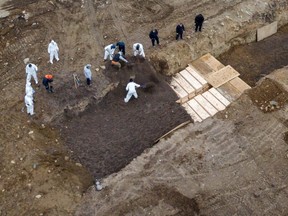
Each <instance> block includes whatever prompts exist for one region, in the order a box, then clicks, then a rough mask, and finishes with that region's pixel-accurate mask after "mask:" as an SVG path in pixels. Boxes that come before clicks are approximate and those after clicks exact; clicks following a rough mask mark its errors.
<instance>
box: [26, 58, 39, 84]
mask: <svg viewBox="0 0 288 216" xmlns="http://www.w3.org/2000/svg"><path fill="white" fill-rule="evenodd" d="M37 72H38V68H37V66H36V65H35V64H32V63H29V64H27V65H26V76H27V77H26V83H29V82H31V77H33V78H34V81H35V83H36V85H38V78H37Z"/></svg>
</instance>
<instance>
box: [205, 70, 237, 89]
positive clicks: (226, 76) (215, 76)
mask: <svg viewBox="0 0 288 216" xmlns="http://www.w3.org/2000/svg"><path fill="white" fill-rule="evenodd" d="M239 75H240V74H239V73H238V72H237V71H236V70H235V69H234V68H232V67H231V66H230V65H228V66H226V67H224V68H222V69H220V70H218V71H216V72H213V73H211V74H208V75H207V76H206V79H207V80H208V82H209V84H211V85H212V86H213V87H214V88H218V87H219V86H221V85H223V84H224V83H227V82H229V81H230V80H232V79H234V78H235V77H238V76H239Z"/></svg>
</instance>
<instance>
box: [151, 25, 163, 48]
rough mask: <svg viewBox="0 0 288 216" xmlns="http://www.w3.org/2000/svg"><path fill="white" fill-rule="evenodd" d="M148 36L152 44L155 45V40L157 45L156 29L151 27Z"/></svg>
mask: <svg viewBox="0 0 288 216" xmlns="http://www.w3.org/2000/svg"><path fill="white" fill-rule="evenodd" d="M149 37H150V39H151V42H152V46H153V47H154V46H155V41H156V42H157V45H159V44H160V43H159V37H158V31H157V29H153V30H152V31H151V32H150V34H149Z"/></svg>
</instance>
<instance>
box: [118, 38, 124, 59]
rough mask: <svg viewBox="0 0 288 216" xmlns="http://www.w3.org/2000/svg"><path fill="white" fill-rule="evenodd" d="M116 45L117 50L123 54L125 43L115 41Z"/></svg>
mask: <svg viewBox="0 0 288 216" xmlns="http://www.w3.org/2000/svg"><path fill="white" fill-rule="evenodd" d="M116 46H117V47H118V49H119V51H120V52H122V53H123V56H125V43H124V42H123V41H119V42H117V43H116Z"/></svg>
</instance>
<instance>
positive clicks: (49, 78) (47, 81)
mask: <svg viewBox="0 0 288 216" xmlns="http://www.w3.org/2000/svg"><path fill="white" fill-rule="evenodd" d="M52 82H53V76H52V75H51V74H46V75H45V76H44V77H43V80H42V84H43V85H44V86H45V88H46V90H47V92H50V93H53V86H52V85H51V83H52Z"/></svg>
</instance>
